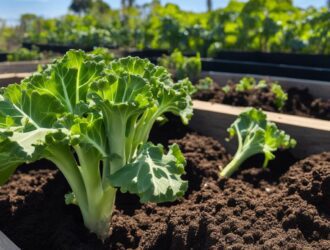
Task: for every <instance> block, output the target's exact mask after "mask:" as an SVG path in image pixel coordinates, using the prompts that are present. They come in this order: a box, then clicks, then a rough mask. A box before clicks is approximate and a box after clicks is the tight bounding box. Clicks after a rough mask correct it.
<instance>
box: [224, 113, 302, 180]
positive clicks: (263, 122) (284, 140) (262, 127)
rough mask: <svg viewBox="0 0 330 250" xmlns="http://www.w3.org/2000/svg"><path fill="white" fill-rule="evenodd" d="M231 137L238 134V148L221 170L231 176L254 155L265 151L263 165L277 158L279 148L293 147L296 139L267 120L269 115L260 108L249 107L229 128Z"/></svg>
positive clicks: (225, 175)
mask: <svg viewBox="0 0 330 250" xmlns="http://www.w3.org/2000/svg"><path fill="white" fill-rule="evenodd" d="M228 132H229V138H232V137H234V136H235V135H236V136H237V139H238V149H237V151H236V153H235V155H234V157H233V159H232V160H231V162H230V163H229V164H228V165H227V166H225V168H223V169H222V170H221V172H220V176H222V177H230V176H231V175H232V174H233V173H234V172H236V171H237V170H238V169H239V167H240V166H241V164H242V163H243V162H244V161H245V160H247V159H248V158H250V157H251V156H253V155H256V154H260V153H263V154H264V155H265V160H264V164H263V167H267V165H268V162H269V161H270V160H273V159H274V158H275V155H274V154H273V152H274V151H276V150H277V149H279V148H282V149H287V148H293V147H295V145H296V141H295V140H294V139H292V138H291V137H290V136H289V135H287V134H286V133H285V132H284V131H282V130H280V129H278V128H277V126H276V124H275V123H272V122H269V121H267V116H266V114H265V113H263V112H262V110H260V109H255V108H249V109H247V110H246V111H244V112H242V113H241V114H240V115H239V117H238V118H237V120H236V121H235V122H234V123H233V124H232V125H231V126H230V128H229V129H228Z"/></svg>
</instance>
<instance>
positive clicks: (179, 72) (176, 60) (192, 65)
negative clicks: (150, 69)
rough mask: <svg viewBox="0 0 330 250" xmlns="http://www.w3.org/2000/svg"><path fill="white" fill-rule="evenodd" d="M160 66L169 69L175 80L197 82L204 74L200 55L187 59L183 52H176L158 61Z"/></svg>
mask: <svg viewBox="0 0 330 250" xmlns="http://www.w3.org/2000/svg"><path fill="white" fill-rule="evenodd" d="M158 64H159V65H161V66H163V67H165V68H167V69H168V70H169V71H170V72H171V73H172V74H173V76H174V78H175V79H178V80H182V79H184V78H186V77H188V78H189V80H190V81H192V82H196V81H197V80H198V79H199V78H200V75H201V72H202V63H201V58H200V55H199V54H197V55H196V57H185V56H183V54H182V52H181V51H179V50H175V51H174V52H173V53H172V54H171V55H169V56H167V55H163V56H162V57H161V58H159V60H158Z"/></svg>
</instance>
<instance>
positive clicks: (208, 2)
mask: <svg viewBox="0 0 330 250" xmlns="http://www.w3.org/2000/svg"><path fill="white" fill-rule="evenodd" d="M329 1H330V0H329ZM206 4H207V11H212V0H207V2H206Z"/></svg>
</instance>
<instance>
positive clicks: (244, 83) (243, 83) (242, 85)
mask: <svg viewBox="0 0 330 250" xmlns="http://www.w3.org/2000/svg"><path fill="white" fill-rule="evenodd" d="M266 87H267V82H266V81H265V80H260V81H259V82H258V83H257V81H256V79H254V78H253V77H243V78H242V79H241V80H240V81H239V83H237V84H236V86H235V90H236V91H237V92H244V91H249V90H253V89H262V88H266Z"/></svg>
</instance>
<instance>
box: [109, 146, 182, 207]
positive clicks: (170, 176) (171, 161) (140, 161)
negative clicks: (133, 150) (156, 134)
mask: <svg viewBox="0 0 330 250" xmlns="http://www.w3.org/2000/svg"><path fill="white" fill-rule="evenodd" d="M184 165H185V160H184V157H183V155H182V153H181V151H180V149H179V147H178V145H176V144H174V145H172V146H170V150H169V152H168V153H167V154H164V150H163V147H162V146H161V145H158V146H155V145H153V144H151V143H147V144H144V145H143V146H142V148H141V150H140V152H139V153H138V155H137V157H136V158H135V159H134V160H133V161H132V162H131V163H129V164H127V165H126V166H124V167H123V168H122V169H120V170H119V171H117V172H116V173H115V174H113V175H112V176H111V177H110V180H111V183H112V185H114V186H115V187H120V190H121V191H122V192H130V193H133V194H137V195H138V196H139V197H140V199H141V202H148V201H150V202H167V201H174V200H175V199H177V198H178V197H181V196H183V194H184V193H185V191H186V190H187V187H188V184H187V182H186V181H183V180H182V179H181V175H182V174H183V173H184Z"/></svg>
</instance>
